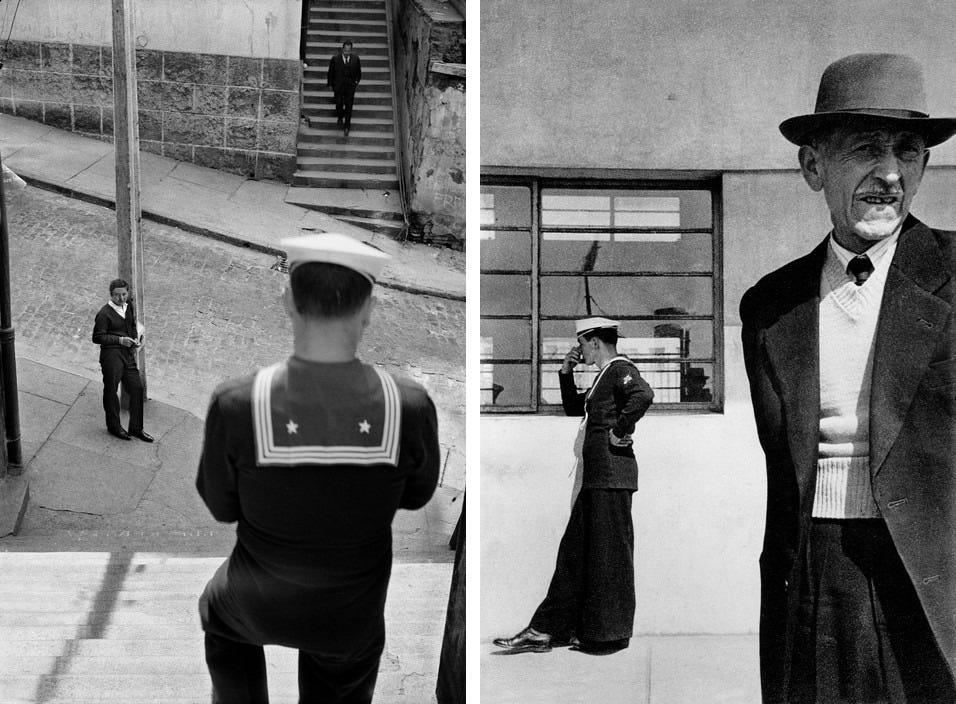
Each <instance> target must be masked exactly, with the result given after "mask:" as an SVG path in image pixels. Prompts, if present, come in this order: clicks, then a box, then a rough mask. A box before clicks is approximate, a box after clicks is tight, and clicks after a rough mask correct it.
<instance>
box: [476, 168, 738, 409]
mask: <svg viewBox="0 0 956 704" xmlns="http://www.w3.org/2000/svg"><path fill="white" fill-rule="evenodd" d="M720 203H721V201H720V181H719V179H718V178H698V179H687V180H684V179H679V180H675V179H670V178H669V179H666V180H663V179H662V180H657V179H643V178H642V179H639V180H608V179H600V180H597V179H562V178H550V177H536V176H493V177H492V176H485V177H483V178H482V185H481V225H480V230H481V242H480V247H479V249H480V259H481V403H482V411H484V412H510V413H520V412H542V413H549V412H558V411H560V404H561V395H560V391H559V386H558V378H557V371H558V369H559V368H560V366H561V361H562V359H563V358H564V355H565V353H566V352H567V351H568V349H570V348H571V346H572V345H574V344H575V336H574V320H576V319H578V318H584V317H589V316H592V315H593V316H604V317H608V318H613V319H615V320H619V321H621V328H620V331H621V334H622V335H623V337H622V339H621V340H620V341H619V343H618V351H619V352H621V353H623V354H626V355H627V356H628V357H630V358H631V359H632V360H633V361H634V362H635V363H636V364H637V366H638V368H639V369H640V370H641V374H642V375H643V376H644V377H645V379H647V381H648V383H650V384H651V386H652V387H653V388H654V391H655V402H654V406H653V409H654V410H656V411H660V410H681V411H684V410H687V411H711V412H712V411H721V410H722V408H723V368H722V367H723V365H722V357H723V355H722V351H723V334H722V331H723V326H722V319H723V311H722V308H721V301H722V300H723V295H722V282H721V276H720V272H721V238H720V235H721V232H720V222H721V210H720ZM579 369H580V370H581V373H580V374H579V375H578V384H579V386H581V385H587V384H589V383H590V380H591V379H592V378H593V376H594V374H596V370H593V369H587V368H585V369H581V368H579Z"/></svg>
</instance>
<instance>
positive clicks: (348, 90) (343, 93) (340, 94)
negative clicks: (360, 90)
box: [335, 86, 355, 129]
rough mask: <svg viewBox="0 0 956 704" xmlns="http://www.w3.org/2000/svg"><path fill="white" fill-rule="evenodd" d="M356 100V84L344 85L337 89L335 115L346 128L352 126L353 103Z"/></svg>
mask: <svg viewBox="0 0 956 704" xmlns="http://www.w3.org/2000/svg"><path fill="white" fill-rule="evenodd" d="M354 102H355V86H349V87H342V88H341V89H339V90H337V91H335V116H336V117H337V118H338V119H339V120H341V121H342V126H343V127H344V128H345V129H350V128H351V126H352V104H353V103H354Z"/></svg>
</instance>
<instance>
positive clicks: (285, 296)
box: [282, 286, 297, 318]
mask: <svg viewBox="0 0 956 704" xmlns="http://www.w3.org/2000/svg"><path fill="white" fill-rule="evenodd" d="M282 307H283V308H285V312H286V315H288V316H289V317H290V318H292V317H294V316H295V315H297V311H296V309H295V301H294V300H292V287H291V286H286V287H285V290H284V291H283V292H282Z"/></svg>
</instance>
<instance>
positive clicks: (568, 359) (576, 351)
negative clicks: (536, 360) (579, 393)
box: [561, 345, 583, 374]
mask: <svg viewBox="0 0 956 704" xmlns="http://www.w3.org/2000/svg"><path fill="white" fill-rule="evenodd" d="M582 359H583V357H582V355H581V345H575V346H574V347H572V348H571V349H570V350H568V353H567V354H566V355H564V362H563V363H562V364H561V371H562V372H563V373H565V374H567V373H568V372H570V371H571V370H572V369H574V368H575V367H576V366H577V365H578V364H580V363H581V361H582Z"/></svg>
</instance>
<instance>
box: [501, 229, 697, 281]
mask: <svg viewBox="0 0 956 704" xmlns="http://www.w3.org/2000/svg"><path fill="white" fill-rule="evenodd" d="M711 237H712V236H711V235H710V234H704V233H702V234H686V233H685V234H681V233H677V232H666V233H647V234H645V233H621V232H617V233H614V234H613V235H612V234H609V233H606V232H605V233H574V232H560V233H559V232H544V233H542V236H541V270H542V271H581V272H583V271H710V270H711V268H712V266H713V264H712V262H713V257H712V247H711ZM484 244H485V243H484V242H482V246H484Z"/></svg>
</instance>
